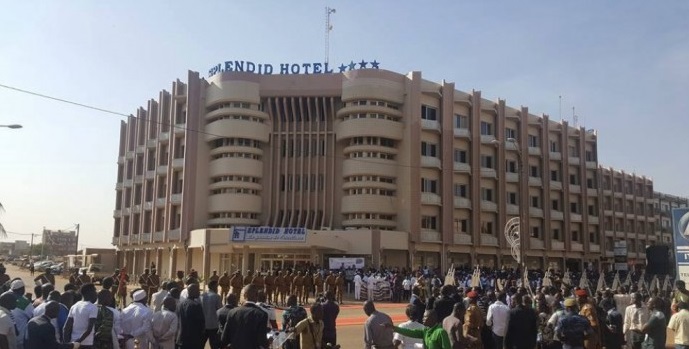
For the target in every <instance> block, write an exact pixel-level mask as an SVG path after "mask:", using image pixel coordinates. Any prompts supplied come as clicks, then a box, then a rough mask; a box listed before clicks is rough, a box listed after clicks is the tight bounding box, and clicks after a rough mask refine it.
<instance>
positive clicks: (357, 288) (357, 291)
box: [354, 272, 361, 300]
mask: <svg viewBox="0 0 689 349" xmlns="http://www.w3.org/2000/svg"><path fill="white" fill-rule="evenodd" d="M354 299H356V300H360V299H361V274H360V273H359V272H357V273H356V275H354Z"/></svg>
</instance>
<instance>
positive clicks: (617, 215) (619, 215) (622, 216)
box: [615, 211, 624, 218]
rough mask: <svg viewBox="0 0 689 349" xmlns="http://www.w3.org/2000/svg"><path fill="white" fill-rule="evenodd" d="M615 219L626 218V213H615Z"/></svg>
mask: <svg viewBox="0 0 689 349" xmlns="http://www.w3.org/2000/svg"><path fill="white" fill-rule="evenodd" d="M615 217H618V218H624V212H622V211H615Z"/></svg>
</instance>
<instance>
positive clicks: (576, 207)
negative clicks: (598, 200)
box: [569, 202, 579, 213]
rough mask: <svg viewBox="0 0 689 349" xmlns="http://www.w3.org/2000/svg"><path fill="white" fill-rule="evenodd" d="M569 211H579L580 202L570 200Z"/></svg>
mask: <svg viewBox="0 0 689 349" xmlns="http://www.w3.org/2000/svg"><path fill="white" fill-rule="evenodd" d="M569 211H570V212H572V213H579V204H577V203H576V202H570V203H569Z"/></svg>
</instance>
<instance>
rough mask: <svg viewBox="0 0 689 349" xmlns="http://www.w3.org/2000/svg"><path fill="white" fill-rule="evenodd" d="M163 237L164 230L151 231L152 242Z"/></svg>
mask: <svg viewBox="0 0 689 349" xmlns="http://www.w3.org/2000/svg"><path fill="white" fill-rule="evenodd" d="M164 238H165V232H162V231H157V232H155V233H153V242H160V241H163V239H164Z"/></svg>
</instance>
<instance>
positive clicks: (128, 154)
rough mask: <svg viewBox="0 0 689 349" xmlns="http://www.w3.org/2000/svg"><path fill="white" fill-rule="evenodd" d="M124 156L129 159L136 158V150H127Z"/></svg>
mask: <svg viewBox="0 0 689 349" xmlns="http://www.w3.org/2000/svg"><path fill="white" fill-rule="evenodd" d="M124 158H125V159H127V160H132V159H134V152H133V151H131V150H127V152H126V153H125V154H124Z"/></svg>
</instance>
